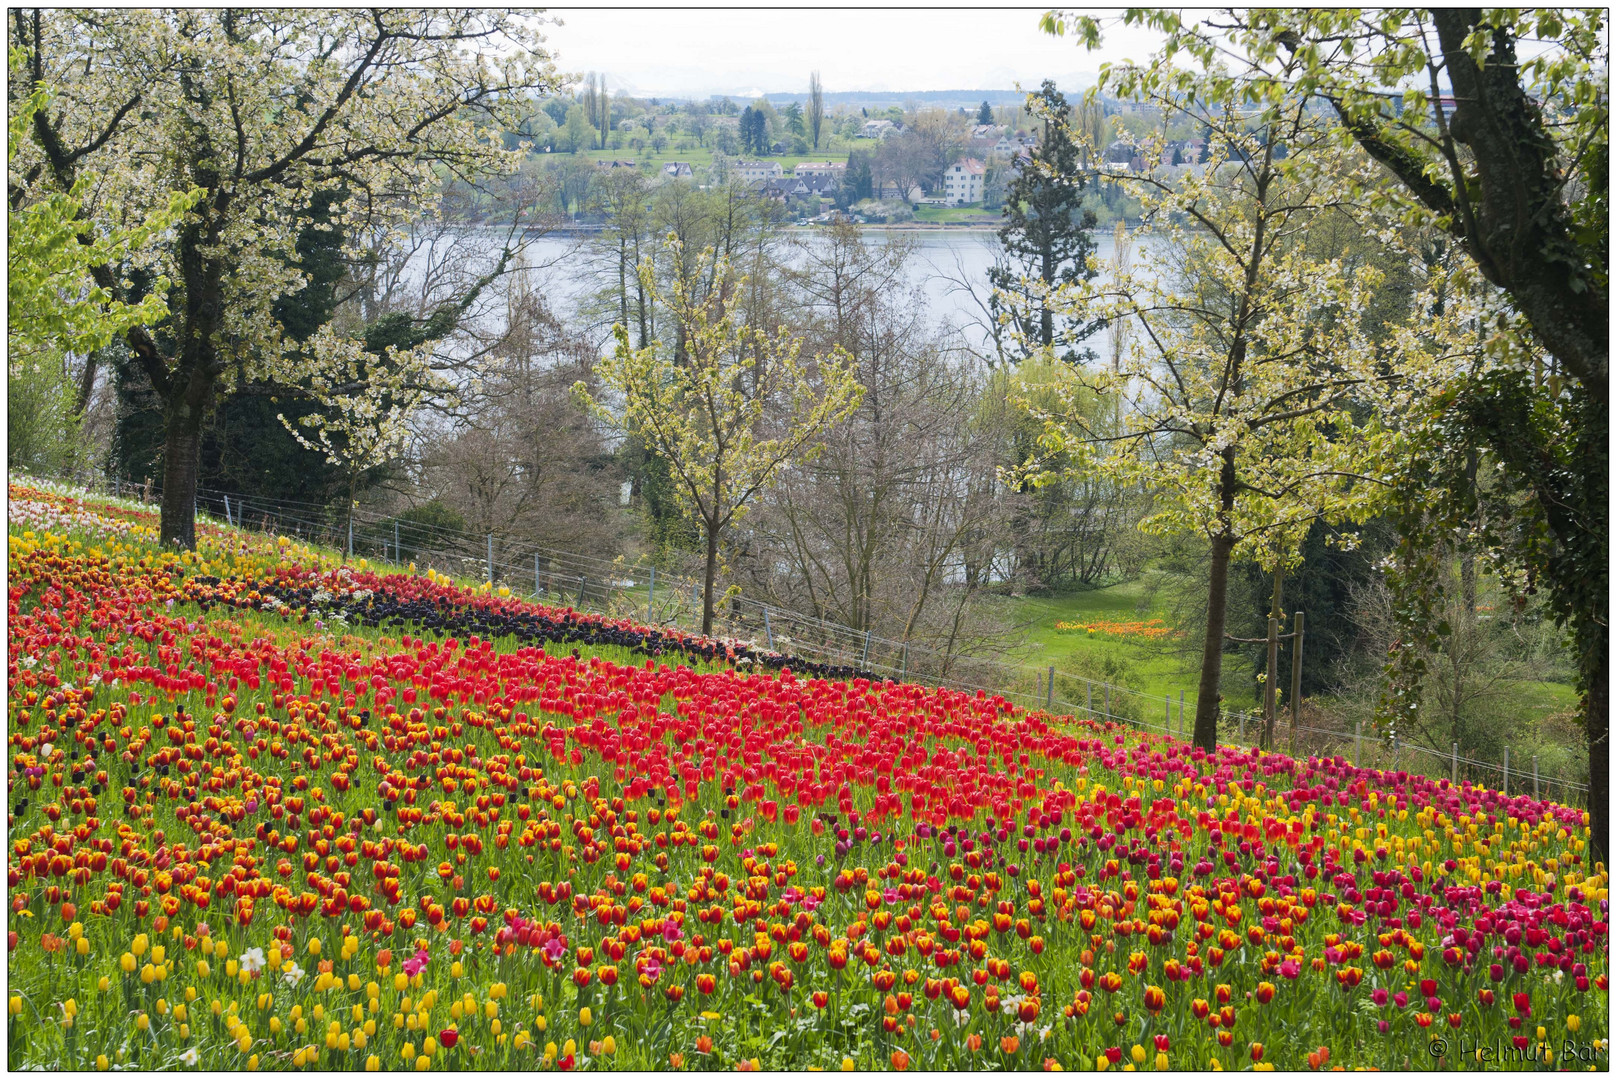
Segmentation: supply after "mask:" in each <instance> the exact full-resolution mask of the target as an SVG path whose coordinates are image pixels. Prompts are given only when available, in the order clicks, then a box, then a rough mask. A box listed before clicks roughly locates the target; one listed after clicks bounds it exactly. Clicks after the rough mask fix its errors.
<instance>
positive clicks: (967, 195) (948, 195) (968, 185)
mask: <svg viewBox="0 0 1617 1080" xmlns="http://www.w3.org/2000/svg"><path fill="white" fill-rule="evenodd" d="M986 171H987V170H985V169H984V168H983V163H982V162H981V161H978V160H977V159H976V158H966V159H964V160H963V161H957V162H955V163H954V164H953V165H950V166H949V167H948V168H947V169H944V170H943V201H944V203H945V205H948V206H965V205H966V204H967V203H977V202H982V201H983V175H984V173H985V172H986Z"/></svg>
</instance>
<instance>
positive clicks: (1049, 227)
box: [988, 79, 1104, 363]
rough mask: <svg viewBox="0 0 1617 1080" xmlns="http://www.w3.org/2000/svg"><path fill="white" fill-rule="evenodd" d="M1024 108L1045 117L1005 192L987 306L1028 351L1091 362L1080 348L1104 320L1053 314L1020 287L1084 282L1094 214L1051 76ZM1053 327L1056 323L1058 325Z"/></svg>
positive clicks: (1064, 101) (1089, 355) (1090, 272)
mask: <svg viewBox="0 0 1617 1080" xmlns="http://www.w3.org/2000/svg"><path fill="white" fill-rule="evenodd" d="M1029 104H1030V106H1032V107H1033V108H1034V110H1035V111H1036V112H1037V113H1042V114H1043V115H1044V116H1046V117H1047V119H1046V121H1045V123H1044V130H1043V131H1042V133H1041V134H1040V136H1039V143H1038V146H1036V147H1035V148H1034V150H1033V164H1032V165H1030V166H1028V167H1025V168H1023V169H1021V170H1019V171H1018V172H1017V173H1016V175H1015V177H1014V178H1013V179H1012V180H1011V182H1010V184H1009V185H1007V187H1006V191H1005V209H1004V218H1005V223H1004V224H1003V225H1002V226H1000V230H999V239H1000V243H1002V244H1003V245H1004V246H1005V254H1006V259H1005V260H1004V261H1003V262H1000V263H998V264H997V265H996V266H995V267H994V268H993V269H991V270H990V271H989V275H988V276H989V281H990V283H991V284H992V285H993V286H994V290H995V292H994V296H993V298H992V300H991V301H990V303H991V304H992V305H993V307H994V309H995V314H998V313H999V312H1000V311H1008V312H1009V313H1010V316H1011V319H1012V321H1013V322H1014V323H1015V325H1016V327H1017V329H1018V330H1019V331H1020V332H1021V334H1022V336H1023V338H1024V340H1025V343H1026V348H1027V349H1028V350H1029V351H1031V350H1032V349H1034V348H1038V347H1041V346H1043V347H1047V348H1051V349H1053V350H1054V351H1055V355H1056V356H1058V357H1059V358H1060V359H1062V360H1065V361H1067V362H1068V363H1079V362H1082V361H1083V360H1085V359H1089V358H1092V357H1093V353H1092V351H1091V350H1088V349H1084V350H1083V351H1079V347H1080V344H1081V343H1082V342H1083V341H1084V340H1085V339H1087V338H1088V337H1090V335H1092V334H1094V333H1095V332H1096V331H1098V330H1100V329H1101V327H1102V326H1103V325H1104V322H1103V321H1102V320H1100V319H1091V318H1088V317H1086V316H1082V315H1080V316H1076V317H1075V316H1074V315H1073V314H1070V313H1068V314H1064V315H1063V316H1060V317H1058V316H1057V315H1056V314H1055V312H1054V311H1052V310H1051V308H1050V306H1049V304H1048V302H1047V300H1046V299H1045V298H1043V297H1041V296H1040V295H1038V294H1037V291H1036V290H1029V289H1024V288H1023V287H1022V285H1021V281H1022V280H1023V279H1024V278H1025V279H1028V280H1031V281H1036V282H1040V283H1042V284H1043V285H1044V286H1045V287H1047V288H1048V287H1055V286H1060V285H1072V284H1075V283H1077V282H1078V281H1080V280H1089V279H1090V278H1093V277H1094V276H1095V272H1094V271H1093V270H1090V269H1089V256H1090V255H1091V254H1093V253H1094V251H1095V241H1094V238H1093V237H1092V236H1091V235H1090V230H1091V229H1093V228H1094V227H1095V225H1096V219H1095V214H1094V211H1092V210H1085V209H1083V206H1082V203H1083V199H1084V191H1085V189H1086V188H1087V187H1088V185H1089V176H1088V174H1087V173H1086V172H1085V171H1084V170H1083V169H1081V168H1080V167H1079V153H1078V145H1077V144H1076V143H1075V142H1074V141H1073V139H1072V135H1071V132H1070V131H1069V130H1068V128H1067V124H1066V119H1067V108H1068V107H1067V98H1066V96H1065V95H1064V94H1062V93H1061V91H1059V90H1057V89H1056V86H1055V83H1053V82H1051V81H1050V80H1049V79H1046V80H1045V81H1044V85H1043V86H1042V87H1040V89H1039V91H1038V93H1036V94H1032V95H1029ZM1058 323H1059V325H1058Z"/></svg>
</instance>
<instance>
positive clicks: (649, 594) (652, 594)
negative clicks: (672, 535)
mask: <svg viewBox="0 0 1617 1080" xmlns="http://www.w3.org/2000/svg"><path fill="white" fill-rule="evenodd" d="M656 598H657V568H656V567H655V566H653V567H652V568H651V582H650V584H648V585H647V586H646V625H647V626H650V625H651V603H652V601H653V600H655V599H656ZM768 622H769V617H768V616H767V615H765V617H764V623H765V624H766V625H767V624H768Z"/></svg>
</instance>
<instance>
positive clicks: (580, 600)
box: [573, 574, 584, 607]
mask: <svg viewBox="0 0 1617 1080" xmlns="http://www.w3.org/2000/svg"><path fill="white" fill-rule="evenodd" d="M573 606H574V607H583V606H584V575H583V574H580V575H578V600H577V601H576V602H575V603H574V605H573Z"/></svg>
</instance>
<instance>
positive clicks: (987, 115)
mask: <svg viewBox="0 0 1617 1080" xmlns="http://www.w3.org/2000/svg"><path fill="white" fill-rule="evenodd" d="M993 122H994V109H993V106H991V105H989V104H988V102H986V101H985V102H983V103H982V104H981V105H979V106H977V123H979V124H992V123H993Z"/></svg>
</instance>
